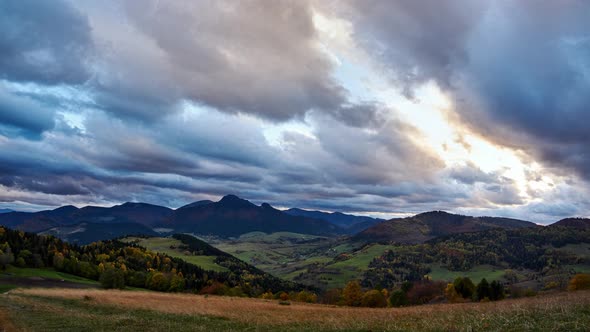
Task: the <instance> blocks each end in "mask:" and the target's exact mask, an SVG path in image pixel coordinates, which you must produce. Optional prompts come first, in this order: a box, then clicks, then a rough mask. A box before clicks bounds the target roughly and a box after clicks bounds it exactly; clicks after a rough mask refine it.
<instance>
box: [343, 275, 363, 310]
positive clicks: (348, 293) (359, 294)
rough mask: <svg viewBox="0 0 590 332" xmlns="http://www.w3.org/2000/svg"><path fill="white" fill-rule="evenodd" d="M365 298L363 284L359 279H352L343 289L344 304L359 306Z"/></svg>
mask: <svg viewBox="0 0 590 332" xmlns="http://www.w3.org/2000/svg"><path fill="white" fill-rule="evenodd" d="M362 299H363V291H362V289H361V285H360V284H359V282H358V281H357V280H353V281H350V282H349V283H347V284H346V286H345V287H344V289H343V290H342V300H343V301H344V304H345V305H347V306H351V307H358V306H360V305H361V301H362Z"/></svg>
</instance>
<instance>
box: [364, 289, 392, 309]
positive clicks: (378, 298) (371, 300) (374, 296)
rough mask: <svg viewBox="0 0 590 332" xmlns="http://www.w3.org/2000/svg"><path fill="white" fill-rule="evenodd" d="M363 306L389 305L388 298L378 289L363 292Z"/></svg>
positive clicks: (380, 306)
mask: <svg viewBox="0 0 590 332" xmlns="http://www.w3.org/2000/svg"><path fill="white" fill-rule="evenodd" d="M361 306H363V307H371V308H384V307H387V300H386V299H385V296H383V293H381V292H380V291H378V290H376V289H373V290H370V291H368V292H366V293H365V294H363V297H362V300H361Z"/></svg>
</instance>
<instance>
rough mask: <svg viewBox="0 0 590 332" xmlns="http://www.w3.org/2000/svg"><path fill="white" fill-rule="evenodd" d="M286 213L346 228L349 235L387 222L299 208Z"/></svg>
mask: <svg viewBox="0 0 590 332" xmlns="http://www.w3.org/2000/svg"><path fill="white" fill-rule="evenodd" d="M284 212H285V213H287V214H290V215H292V216H301V217H308V218H314V219H320V220H325V221H328V222H330V223H332V224H334V225H336V226H339V227H342V228H344V229H345V230H346V231H347V233H349V234H355V233H358V232H360V231H362V230H364V229H366V228H369V227H371V226H373V225H375V224H378V223H380V222H384V221H385V219H378V218H371V217H365V216H354V215H351V214H344V213H342V212H331V213H329V212H322V211H309V210H303V209H299V208H291V209H289V210H285V211H284Z"/></svg>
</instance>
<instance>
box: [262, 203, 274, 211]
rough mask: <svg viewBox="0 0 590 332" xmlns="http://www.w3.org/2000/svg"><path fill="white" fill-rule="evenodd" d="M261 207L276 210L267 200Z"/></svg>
mask: <svg viewBox="0 0 590 332" xmlns="http://www.w3.org/2000/svg"><path fill="white" fill-rule="evenodd" d="M260 207H261V208H264V209H273V210H274V208H273V207H272V206H271V205H270V204H268V203H266V202H265V203H262V204H261V205H260Z"/></svg>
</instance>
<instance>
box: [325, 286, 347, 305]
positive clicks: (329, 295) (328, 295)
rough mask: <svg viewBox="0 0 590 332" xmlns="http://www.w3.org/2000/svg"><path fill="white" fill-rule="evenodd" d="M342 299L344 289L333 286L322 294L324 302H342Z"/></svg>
mask: <svg viewBox="0 0 590 332" xmlns="http://www.w3.org/2000/svg"><path fill="white" fill-rule="evenodd" d="M341 301H342V289H340V288H333V289H329V290H327V291H326V292H325V293H324V295H323V296H322V300H321V302H322V303H323V304H340V303H341Z"/></svg>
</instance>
